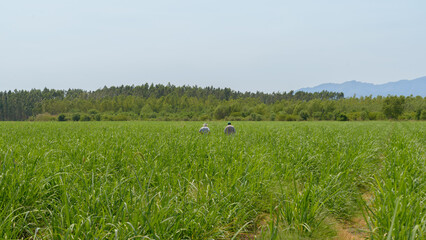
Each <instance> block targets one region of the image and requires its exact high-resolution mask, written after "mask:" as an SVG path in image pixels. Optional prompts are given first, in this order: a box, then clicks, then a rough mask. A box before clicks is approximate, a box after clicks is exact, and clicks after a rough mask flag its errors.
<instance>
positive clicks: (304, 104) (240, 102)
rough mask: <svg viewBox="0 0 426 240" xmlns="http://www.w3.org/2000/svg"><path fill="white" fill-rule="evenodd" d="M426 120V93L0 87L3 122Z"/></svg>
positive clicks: (180, 88)
mask: <svg viewBox="0 0 426 240" xmlns="http://www.w3.org/2000/svg"><path fill="white" fill-rule="evenodd" d="M384 119H406V120H426V98H423V97H420V96H408V97H404V96H386V97H382V96H378V97H371V96H369V97H359V98H357V97H350V98H344V94H343V93H337V92H328V91H322V92H315V93H308V92H302V91H298V92H294V91H290V92H283V93H280V92H274V93H263V92H255V93H253V92H239V91H234V90H232V89H230V88H214V87H204V88H202V87H197V86H174V85H171V84H168V85H162V84H157V85H154V84H151V85H149V84H145V85H139V86H119V87H104V88H102V89H98V90H96V91H85V90H81V89H69V90H55V89H47V88H45V89H43V90H38V89H32V90H30V91H26V90H20V91H18V90H15V91H4V92H0V121H25V120H36V121H48V120H59V121H67V120H70V121H103V120H106V121H125V120H191V121H197V120H202V121H204V120H251V121H262V120H268V121H299V120H338V121H346V120H384Z"/></svg>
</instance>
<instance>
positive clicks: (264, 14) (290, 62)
mask: <svg viewBox="0 0 426 240" xmlns="http://www.w3.org/2000/svg"><path fill="white" fill-rule="evenodd" d="M425 12H426V1H424V0H407V1H402V0H399V1H396V0H356V1H355V0H352V1H342V0H309V1H308V0H297V1H295V0H293V1H287V0H264V1H258V0H256V1H254V0H231V1H229V0H228V1H223V0H215V1H212V0H179V1H178V0H155V1H146V0H90V1H88V0H84V1H83V0H37V1H34V0H13V1H12V0H10V1H0V91H6V90H14V89H18V90H29V89H33V88H36V89H43V88H45V87H47V88H54V89H65V90H66V89H69V88H79V89H85V90H96V89H99V88H103V87H104V86H107V87H110V86H121V85H141V84H145V83H149V84H151V83H154V84H167V83H171V84H174V85H177V86H182V85H190V86H194V85H197V86H201V87H206V86H214V87H221V88H223V87H229V88H231V89H233V90H238V91H252V92H253V91H263V92H285V91H287V92H288V91H290V90H297V89H300V88H303V87H312V86H316V85H319V84H322V83H342V82H345V81H350V80H357V81H361V82H369V83H374V84H382V83H386V82H393V81H398V80H401V79H414V78H418V77H421V76H425V75H426V44H425V43H426V14H425Z"/></svg>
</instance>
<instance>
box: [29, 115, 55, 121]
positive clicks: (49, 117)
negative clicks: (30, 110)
mask: <svg viewBox="0 0 426 240" xmlns="http://www.w3.org/2000/svg"><path fill="white" fill-rule="evenodd" d="M56 119H57V118H56V117H55V116H52V115H51V114H50V113H42V114H37V116H36V117H35V119H34V120H35V121H42V122H46V121H56Z"/></svg>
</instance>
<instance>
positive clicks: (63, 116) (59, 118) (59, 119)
mask: <svg viewBox="0 0 426 240" xmlns="http://www.w3.org/2000/svg"><path fill="white" fill-rule="evenodd" d="M58 121H59V122H63V121H66V120H65V114H59V116H58Z"/></svg>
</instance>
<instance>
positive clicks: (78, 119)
mask: <svg viewBox="0 0 426 240" xmlns="http://www.w3.org/2000/svg"><path fill="white" fill-rule="evenodd" d="M72 120H73V121H75V122H77V121H80V114H79V113H74V114H73V115H72Z"/></svg>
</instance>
